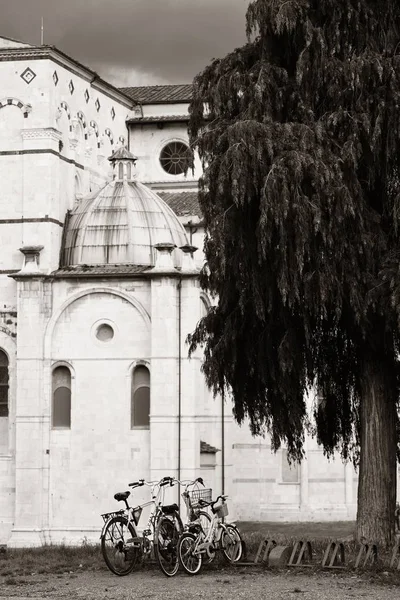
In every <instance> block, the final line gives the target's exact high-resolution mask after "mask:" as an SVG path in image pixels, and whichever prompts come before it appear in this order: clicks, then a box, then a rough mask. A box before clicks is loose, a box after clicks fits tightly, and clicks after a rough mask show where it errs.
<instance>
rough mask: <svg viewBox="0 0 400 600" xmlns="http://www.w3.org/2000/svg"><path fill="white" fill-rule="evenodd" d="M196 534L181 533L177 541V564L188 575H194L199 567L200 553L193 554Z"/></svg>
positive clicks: (200, 561)
mask: <svg viewBox="0 0 400 600" xmlns="http://www.w3.org/2000/svg"><path fill="white" fill-rule="evenodd" d="M196 539H197V538H196V536H195V535H193V533H189V532H186V533H183V534H182V535H181V537H180V538H179V542H178V559H179V564H180V565H181V567H182V568H183V570H184V571H186V573H188V575H196V573H198V572H199V571H200V569H201V563H202V560H203V559H202V555H201V554H193V550H194V548H195V545H196Z"/></svg>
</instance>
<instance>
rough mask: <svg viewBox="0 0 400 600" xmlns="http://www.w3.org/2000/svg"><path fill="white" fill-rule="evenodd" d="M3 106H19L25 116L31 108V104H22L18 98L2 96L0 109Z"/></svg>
mask: <svg viewBox="0 0 400 600" xmlns="http://www.w3.org/2000/svg"><path fill="white" fill-rule="evenodd" d="M5 106H16V107H17V108H20V109H21V110H22V112H23V113H24V117H25V118H26V117H27V116H28V114H29V113H30V111H31V110H32V106H31V105H30V104H24V103H23V102H22V101H21V100H19V99H18V98H3V99H2V100H0V109H2V108H4V107H5Z"/></svg>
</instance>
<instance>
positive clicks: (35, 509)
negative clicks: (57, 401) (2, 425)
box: [9, 246, 50, 546]
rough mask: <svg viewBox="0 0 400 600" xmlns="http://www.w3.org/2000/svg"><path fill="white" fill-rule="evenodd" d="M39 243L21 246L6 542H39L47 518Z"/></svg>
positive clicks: (43, 299)
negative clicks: (10, 516)
mask: <svg viewBox="0 0 400 600" xmlns="http://www.w3.org/2000/svg"><path fill="white" fill-rule="evenodd" d="M40 250H41V248H40V247H39V248H38V247H36V246H34V247H29V246H28V247H24V248H22V249H21V252H23V254H24V256H25V262H24V267H23V269H22V270H21V271H20V272H19V273H18V274H17V275H15V276H14V277H15V279H16V280H17V298H18V305H17V307H18V325H17V340H18V347H17V392H16V419H15V518H14V527H13V530H12V535H11V539H10V542H9V544H10V545H11V546H32V545H40V544H41V543H43V542H44V541H45V539H44V537H43V528H44V525H45V521H46V520H47V516H46V514H45V513H46V511H45V510H44V508H45V507H46V506H47V504H48V498H47V496H46V494H47V481H48V456H47V453H46V450H47V448H46V447H45V445H46V440H47V439H48V430H49V427H50V423H49V415H48V411H46V410H45V407H44V403H43V335H44V325H45V317H46V310H47V304H48V301H47V300H48V299H47V294H46V287H47V284H46V282H45V280H44V277H43V275H41V274H40V272H39V268H38V258H39V253H40Z"/></svg>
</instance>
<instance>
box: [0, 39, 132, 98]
mask: <svg viewBox="0 0 400 600" xmlns="http://www.w3.org/2000/svg"><path fill="white" fill-rule="evenodd" d="M3 37H4V36H3ZM21 43H23V42H21ZM46 59H47V60H51V61H53V62H55V63H57V64H59V65H60V66H62V67H64V68H66V69H67V70H68V71H70V72H71V73H74V74H75V75H78V76H79V77H83V78H84V79H86V80H87V81H89V82H90V85H91V86H92V87H93V88H94V89H97V90H98V91H100V92H103V93H104V94H105V95H107V96H109V97H111V98H113V99H114V100H116V101H118V102H120V103H121V104H123V105H124V106H126V107H127V108H130V109H132V108H133V107H135V106H137V104H138V103H137V102H136V101H135V100H133V98H131V97H130V96H128V95H127V94H124V92H121V90H120V89H119V88H117V87H115V86H113V85H112V84H111V83H108V82H107V81H105V80H104V79H102V78H101V77H100V76H99V75H98V74H97V73H96V71H93V70H92V69H89V67H86V66H85V65H83V64H82V63H80V62H78V61H77V60H75V59H74V58H71V57H70V56H68V54H65V52H62V51H61V50H59V49H58V48H56V47H55V46H28V47H21V48H0V62H5V61H13V60H46Z"/></svg>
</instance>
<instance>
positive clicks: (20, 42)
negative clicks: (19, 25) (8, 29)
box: [0, 33, 32, 46]
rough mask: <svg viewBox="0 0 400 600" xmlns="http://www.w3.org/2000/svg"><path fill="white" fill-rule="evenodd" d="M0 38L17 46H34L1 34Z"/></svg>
mask: <svg viewBox="0 0 400 600" xmlns="http://www.w3.org/2000/svg"><path fill="white" fill-rule="evenodd" d="M0 38H3V39H5V40H9V41H10V42H16V43H17V44H24V46H32V44H29V43H28V42H23V41H22V40H16V39H15V38H12V37H10V36H8V35H3V34H2V33H0Z"/></svg>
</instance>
